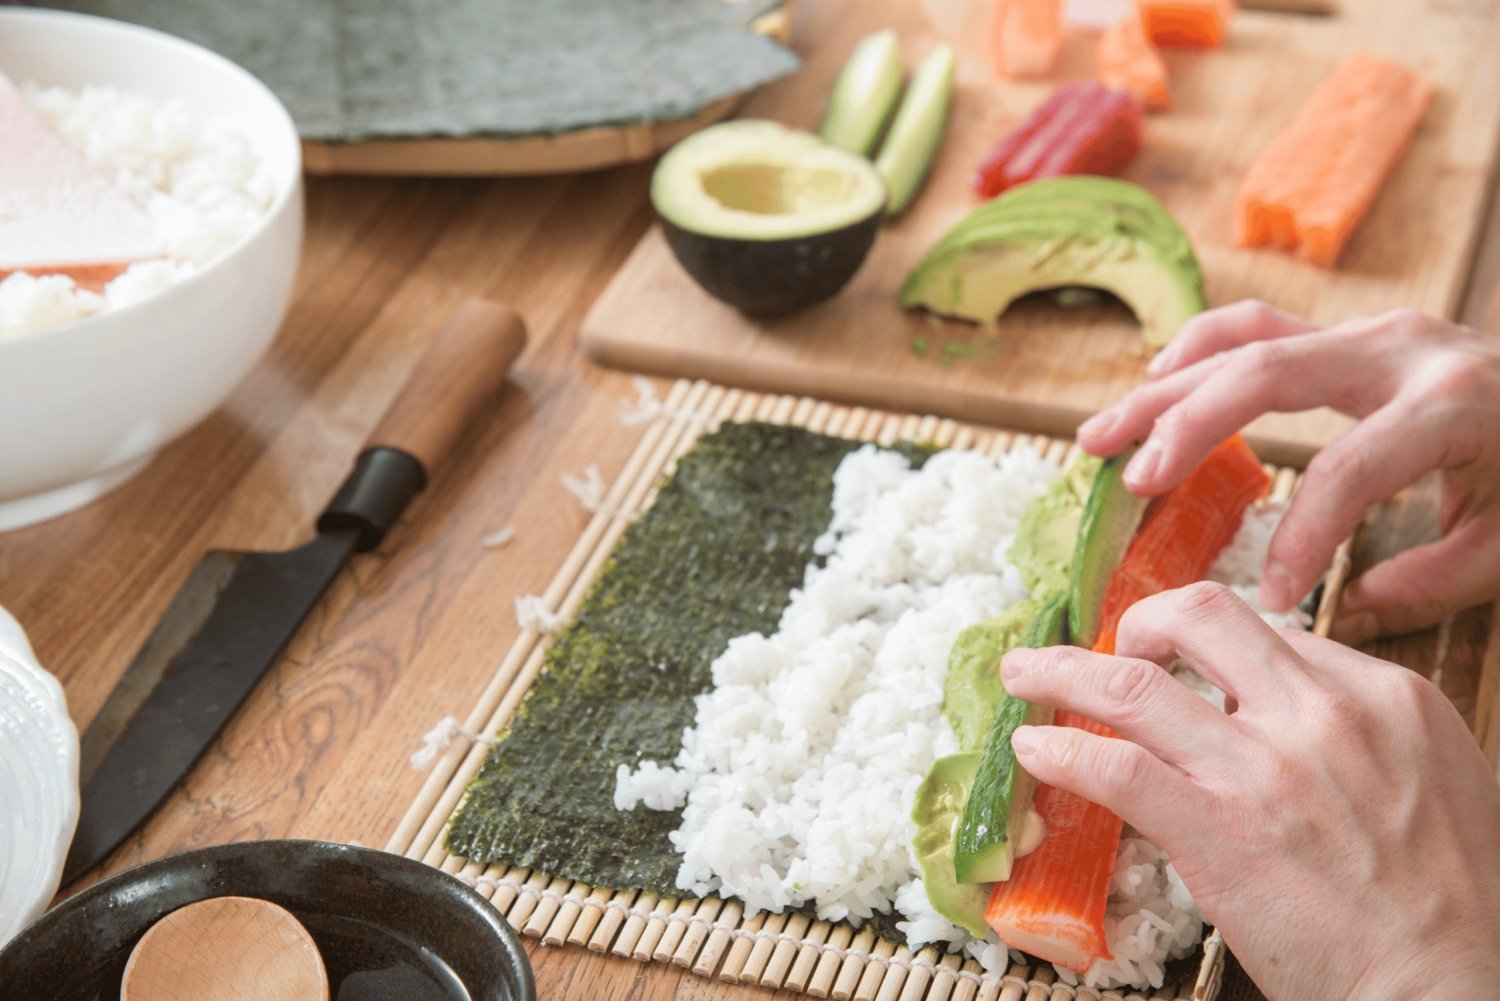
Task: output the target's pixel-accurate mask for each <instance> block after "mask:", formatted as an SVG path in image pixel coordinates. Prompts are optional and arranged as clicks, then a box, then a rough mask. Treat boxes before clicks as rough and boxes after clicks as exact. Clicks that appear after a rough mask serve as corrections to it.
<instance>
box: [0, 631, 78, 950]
mask: <svg viewBox="0 0 1500 1001" xmlns="http://www.w3.org/2000/svg"><path fill="white" fill-rule="evenodd" d="M0 803H3V804H4V807H3V808H0V945H4V944H5V943H6V942H7V941H9V940H10V938H11V937H12V936H13V935H15V934H16V932H18V931H20V930H21V929H22V928H24V927H26V926H27V925H28V924H30V923H31V921H32V919H33V918H35V917H36V916H37V915H39V914H41V913H42V911H43V910H44V909H45V908H46V906H47V902H48V901H50V900H51V899H52V897H53V895H54V894H55V893H56V892H57V881H58V878H59V877H60V876H61V875H62V866H63V861H64V860H65V859H66V858H67V854H68V844H69V842H70V841H72V839H73V827H74V825H75V824H77V822H78V731H77V730H75V729H74V727H73V721H72V720H71V719H69V717H68V707H67V703H66V702H64V701H63V691H62V686H61V685H59V684H58V683H57V679H56V678H54V677H52V675H50V674H48V673H47V672H46V671H45V670H43V668H42V665H40V664H38V663H37V661H36V657H35V656H34V655H33V654H32V652H31V646H30V644H28V643H27V642H26V634H25V633H23V632H22V631H21V627H20V625H19V624H17V622H16V620H15V619H13V618H11V617H10V615H9V614H8V613H7V612H6V611H5V609H3V608H0Z"/></svg>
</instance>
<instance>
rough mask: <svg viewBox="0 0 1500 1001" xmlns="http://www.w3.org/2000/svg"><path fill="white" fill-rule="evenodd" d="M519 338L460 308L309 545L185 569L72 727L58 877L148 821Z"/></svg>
mask: <svg viewBox="0 0 1500 1001" xmlns="http://www.w3.org/2000/svg"><path fill="white" fill-rule="evenodd" d="M525 343H526V331H525V327H524V326H523V325H522V322H521V319H520V317H518V316H517V315H516V314H515V313H513V312H511V311H510V310H509V309H507V308H506V307H504V306H501V305H499V304H497V303H492V302H487V301H485V300H482V299H470V300H467V301H465V302H463V303H461V304H460V305H459V307H458V308H457V309H456V310H455V311H454V312H453V315H452V316H451V317H450V318H449V319H448V322H447V324H446V325H445V326H444V327H443V329H442V331H441V332H440V333H439V334H438V336H437V337H436V338H435V339H434V340H433V342H432V344H431V345H430V346H429V347H428V348H427V350H426V352H425V353H424V354H423V355H422V357H421V359H420V361H419V362H418V363H417V366H416V368H415V369H414V370H413V371H412V373H411V375H410V376H408V378H407V380H406V383H405V385H404V386H403V387H402V389H401V392H400V393H399V394H398V395H397V397H396V399H395V402H393V403H392V404H391V406H390V408H389V409H387V410H386V412H385V416H384V417H382V418H381V420H380V423H379V425H378V426H377V427H376V428H375V431H374V432H373V433H372V434H371V435H370V437H369V439H368V442H369V444H368V445H366V447H365V448H364V450H363V451H362V452H361V453H360V455H359V458H358V459H357V460H356V462H355V465H354V471H353V472H352V473H350V474H349V476H348V478H347V479H345V480H344V483H343V486H341V487H340V488H339V491H338V493H337V494H336V495H335V496H334V498H333V500H332V501H330V502H329V504H328V506H327V507H326V508H325V509H324V510H323V513H322V514H321V515H320V516H319V517H318V521H317V535H316V536H315V537H314V538H313V540H312V541H311V542H308V543H307V544H306V545H303V546H301V547H300V548H298V549H293V550H290V551H288V552H283V553H257V552H247V553H239V552H226V551H218V550H216V551H212V552H210V553H208V554H207V555H206V556H205V557H204V558H203V560H202V562H201V563H199V564H198V566H197V567H196V568H195V569H194V570H193V572H192V573H191V574H190V575H189V576H188V579H187V581H186V582H185V583H184V584H183V586H182V588H181V590H179V591H178V592H177V596H176V597H175V598H173V599H172V603H171V605H169V606H168V608H167V610H166V612H165V614H163V616H162V618H161V620H160V621H159V622H158V623H157V625H156V628H155V629H154V630H153V631H152V632H151V635H150V636H148V637H147V638H146V642H145V643H144V644H143V645H142V646H141V649H140V652H139V653H137V654H136V657H135V660H134V661H132V662H131V664H130V666H129V667H128V668H127V669H126V670H125V674H124V676H123V677H122V678H121V680H120V682H119V684H118V685H116V687H115V689H114V691H113V692H111V693H110V696H109V698H108V699H107V700H106V701H105V703H104V707H103V708H102V709H100V711H99V713H98V715H97V716H96V717H95V718H94V721H93V722H92V723H91V724H90V725H89V727H88V729H87V731H85V733H84V735H83V741H82V748H81V755H80V764H79V786H80V788H82V790H83V803H82V809H81V812H80V814H79V818H78V828H77V832H76V833H75V834H74V836H73V844H72V848H71V850H70V851H69V853H68V859H67V863H66V865H65V866H64V868H63V878H62V882H63V885H67V884H69V883H71V882H73V880H75V879H77V878H78V877H79V876H81V875H83V874H84V873H85V872H87V871H88V870H90V869H92V868H93V867H94V866H95V865H96V864H98V863H99V862H100V861H102V860H103V859H104V858H105V857H106V856H107V855H109V853H110V852H112V851H113V850H114V849H115V847H116V846H118V845H119V844H120V842H122V841H123V840H125V838H126V837H128V836H129V835H130V833H131V832H132V831H134V830H135V829H136V828H137V827H138V826H140V824H141V822H142V821H143V820H145V819H146V817H148V816H150V814H151V812H152V811H153V810H155V809H156V807H157V805H158V804H159V803H160V802H161V801H162V800H163V799H164V798H165V797H166V795H167V793H169V792H171V790H172V789H173V787H175V786H176V785H177V783H178V782H179V781H180V780H181V779H182V778H183V776H185V775H186V774H187V773H188V770H189V769H191V768H192V767H193V763H194V762H196V761H197V760H198V758H199V756H200V755H202V753H203V751H204V750H205V749H206V748H207V747H208V745H209V744H211V743H212V742H213V740H214V737H215V736H216V735H217V734H218V733H219V731H220V730H221V729H222V728H223V726H224V724H225V723H226V722H227V721H228V720H229V718H230V717H231V716H232V715H234V712H235V710H236V709H238V708H239V706H240V704H241V703H242V702H244V700H245V698H246V697H247V696H248V695H249V694H250V692H251V691H252V690H253V689H254V688H255V685H256V682H258V681H259V680H260V678H261V676H262V675H264V674H265V672H266V670H267V669H268V668H269V667H270V666H271V664H272V663H274V662H275V660H276V658H277V656H278V655H279V654H280V653H281V650H282V648H283V647H285V646H286V644H287V641H288V640H290V639H291V637H292V634H293V633H295V632H296V631H297V627H298V626H299V625H300V624H301V623H302V620H303V619H304V618H306V616H307V613H308V612H309V611H310V610H311V609H312V607H313V605H315V604H316V603H317V601H318V598H319V597H320V596H321V595H322V593H323V591H324V589H325V588H327V587H328V584H329V582H330V581H332V580H333V578H334V576H335V575H337V574H338V572H339V570H340V569H341V568H342V567H343V566H344V564H345V563H346V562H347V561H348V560H349V557H350V555H351V554H352V553H355V552H363V551H365V550H367V549H372V548H374V547H375V546H377V545H379V544H380V540H381V539H382V538H383V537H384V536H385V534H386V532H388V531H389V530H390V529H391V527H392V526H393V525H395V523H396V520H397V519H398V518H399V517H400V515H401V512H402V510H403V509H404V508H405V507H406V504H407V502H408V501H410V500H411V498H412V497H413V496H414V495H416V493H417V492H418V491H420V490H421V489H422V488H423V487H424V486H425V485H426V484H427V482H428V480H429V478H430V477H431V476H432V474H433V472H434V471H435V470H436V469H437V468H438V467H439V466H441V465H442V463H443V462H444V461H445V460H446V459H447V457H448V455H449V454H450V453H451V452H452V451H453V448H454V446H455V445H456V444H457V443H458V441H459V439H460V438H461V437H462V435H463V432H464V430H465V429H466V428H467V426H468V425H469V424H471V423H472V422H473V420H474V418H475V417H476V416H478V414H479V413H480V411H481V410H482V409H483V408H484V407H485V405H486V404H487V403H488V402H489V401H490V400H491V398H492V397H493V396H494V395H495V394H496V393H497V392H498V391H499V389H500V386H501V385H502V384H503V383H504V382H505V378H506V374H507V372H508V371H509V369H510V366H511V364H512V363H513V362H514V361H515V359H516V356H517V355H518V354H520V351H521V348H522V346H523V345H524V344H525Z"/></svg>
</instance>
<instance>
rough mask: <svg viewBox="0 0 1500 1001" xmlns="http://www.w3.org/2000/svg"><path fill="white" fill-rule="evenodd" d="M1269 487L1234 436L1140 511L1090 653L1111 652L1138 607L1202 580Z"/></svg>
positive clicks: (1249, 453) (1112, 580)
mask: <svg viewBox="0 0 1500 1001" xmlns="http://www.w3.org/2000/svg"><path fill="white" fill-rule="evenodd" d="M1270 485H1271V478H1270V477H1269V476H1267V475H1266V471H1265V470H1264V469H1262V468H1261V465H1260V460H1259V459H1257V458H1256V457H1255V453H1254V452H1252V451H1251V450H1250V446H1249V445H1246V444H1245V441H1244V439H1242V438H1241V437H1240V436H1239V435H1233V436H1231V437H1229V438H1226V439H1225V440H1224V441H1222V442H1220V443H1219V444H1218V446H1216V447H1215V448H1214V450H1213V451H1212V452H1210V453H1209V454H1208V457H1207V458H1206V459H1204V460H1203V461H1202V462H1201V463H1199V464H1198V466H1197V468H1196V469H1194V470H1193V471H1192V472H1191V473H1189V474H1188V475H1187V478H1186V479H1184V480H1183V481H1182V482H1181V483H1179V484H1178V485H1177V486H1176V487H1174V488H1173V489H1172V490H1171V491H1170V492H1168V493H1167V494H1166V496H1164V497H1163V498H1162V499H1161V500H1160V501H1159V502H1158V503H1157V504H1155V505H1153V506H1152V507H1151V508H1149V509H1147V511H1146V517H1145V519H1144V520H1142V522H1141V527H1140V528H1139V529H1138V530H1137V531H1136V534H1135V537H1134V538H1133V539H1132V540H1131V542H1130V548H1129V549H1127V550H1126V551H1125V558H1124V560H1122V561H1121V563H1120V566H1119V567H1118V568H1117V569H1116V570H1115V572H1114V573H1113V574H1112V575H1111V576H1110V579H1109V586H1108V587H1107V588H1106V589H1105V592H1104V603H1103V606H1102V608H1101V610H1100V619H1101V626H1100V630H1099V643H1097V644H1095V647H1094V648H1095V649H1096V650H1097V649H1099V648H1100V644H1104V645H1107V647H1108V649H1109V651H1111V652H1112V651H1113V650H1114V632H1115V627H1116V626H1117V625H1118V624H1119V621H1120V617H1121V616H1122V615H1124V614H1125V611H1126V609H1128V608H1129V607H1130V606H1131V605H1133V604H1135V603H1136V602H1137V601H1139V600H1141V599H1142V598H1145V597H1148V596H1150V595H1153V594H1156V593H1158V592H1160V591H1170V590H1171V589H1172V588H1176V587H1183V586H1185V585H1187V584H1191V583H1193V581H1196V580H1202V579H1203V578H1204V576H1205V575H1206V574H1207V573H1208V568H1209V567H1210V566H1212V565H1213V561H1214V557H1216V556H1218V555H1219V552H1220V550H1222V549H1223V548H1224V547H1225V546H1227V545H1229V540H1230V539H1233V538H1234V533H1235V532H1237V531H1238V530H1239V527H1240V522H1241V520H1243V518H1244V513H1245V508H1246V507H1247V506H1248V505H1250V504H1251V503H1253V502H1255V501H1257V500H1260V499H1261V498H1262V497H1264V496H1265V495H1266V490H1267V489H1268V488H1269V487H1270Z"/></svg>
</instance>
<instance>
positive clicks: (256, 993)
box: [120, 897, 328, 1001]
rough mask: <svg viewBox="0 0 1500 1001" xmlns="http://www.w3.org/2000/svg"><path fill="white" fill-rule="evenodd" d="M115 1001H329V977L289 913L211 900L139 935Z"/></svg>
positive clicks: (242, 900) (237, 900)
mask: <svg viewBox="0 0 1500 1001" xmlns="http://www.w3.org/2000/svg"><path fill="white" fill-rule="evenodd" d="M120 1001H328V975H327V973H326V972H325V971H324V969H323V957H322V956H320V955H319V954H318V947H317V945H316V944H315V943H314V942H313V939H312V936H311V935H309V934H308V933H307V929H306V928H303V927H302V924H301V922H299V921H298V920H297V919H296V918H295V917H293V916H292V913H291V912H290V911H288V910H286V909H285V908H282V907H278V906H276V905H275V904H273V903H271V902H270V901H268V900H257V899H255V898H253V897H214V898H212V899H209V900H200V901H198V902H197V903H196V904H188V905H187V906H186V907H180V908H178V909H177V910H175V911H173V912H172V913H171V914H168V915H167V916H166V917H164V918H162V919H161V920H160V921H158V922H156V924H154V925H152V926H151V928H150V929H149V930H148V931H147V932H146V934H145V935H143V936H141V940H140V941H139V942H137V943H136V945H135V948H134V949H133V950H132V951H131V953H130V960H129V961H128V962H127V963H126V964H125V978H124V980H123V982H122V983H121V984H120Z"/></svg>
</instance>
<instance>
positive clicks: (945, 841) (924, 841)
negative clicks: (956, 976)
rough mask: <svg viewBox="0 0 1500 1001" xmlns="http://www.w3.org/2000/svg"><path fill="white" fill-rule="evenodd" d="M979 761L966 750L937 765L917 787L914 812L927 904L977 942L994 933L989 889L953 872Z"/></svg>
mask: <svg viewBox="0 0 1500 1001" xmlns="http://www.w3.org/2000/svg"><path fill="white" fill-rule="evenodd" d="M979 759H980V754H979V752H978V751H964V752H963V753H961V754H950V755H948V756H947V757H945V758H938V759H937V760H936V761H934V762H933V763H932V767H931V768H930V769H928V771H927V777H926V778H924V779H923V780H922V784H921V785H919V786H918V787H917V796H916V801H915V803H914V805H913V806H912V811H911V819H912V823H914V824H916V827H917V833H916V835H915V836H914V837H913V838H912V842H911V844H912V849H913V854H914V855H916V857H917V868H918V869H920V870H921V872H922V888H923V889H925V890H926V891H927V900H928V901H929V902H930V903H931V904H932V906H933V908H934V909H936V910H937V912H938V913H939V914H941V915H942V916H943V917H945V918H947V919H948V920H949V921H952V922H953V923H954V924H956V925H958V926H959V927H960V928H962V929H964V930H965V931H967V932H968V933H969V934H970V935H973V936H974V937H975V938H983V937H984V936H985V935H988V934H989V927H988V926H987V925H986V924H985V923H984V906H985V904H986V903H988V902H989V899H990V890H989V887H987V886H981V885H978V884H973V883H968V884H965V883H960V882H959V881H958V878H957V876H956V875H955V873H954V869H953V829H954V827H955V826H956V825H957V824H958V818H959V815H960V814H961V813H963V808H964V801H965V800H966V799H968V798H969V789H970V788H971V787H972V786H973V785H974V776H975V775H977V774H978V772H979Z"/></svg>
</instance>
